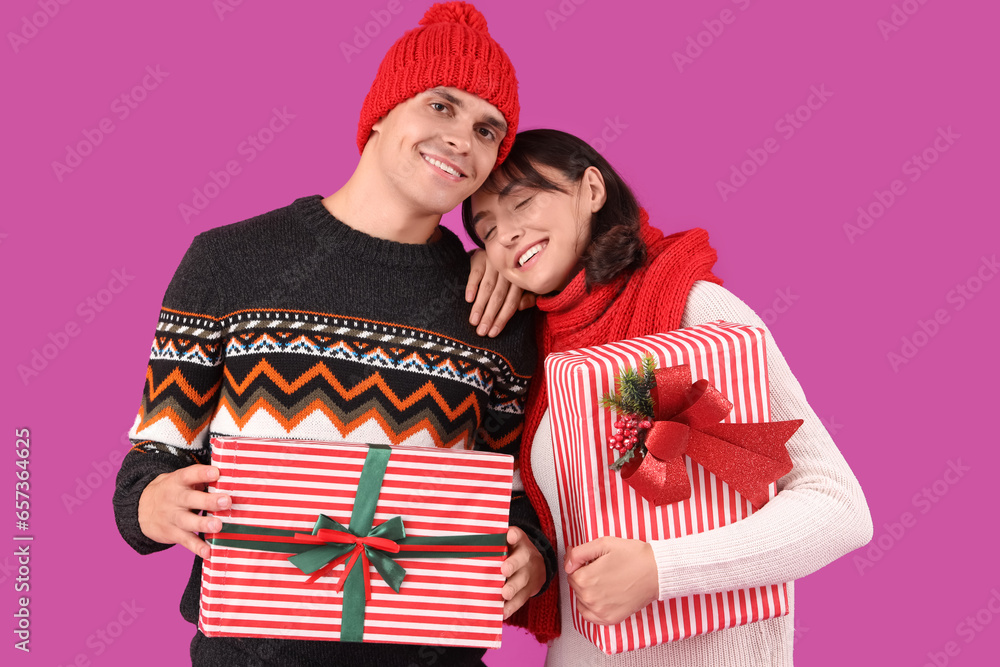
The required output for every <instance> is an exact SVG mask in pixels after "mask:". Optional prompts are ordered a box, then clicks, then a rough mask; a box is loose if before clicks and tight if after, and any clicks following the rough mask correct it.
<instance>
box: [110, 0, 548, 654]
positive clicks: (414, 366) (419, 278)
mask: <svg viewBox="0 0 1000 667" xmlns="http://www.w3.org/2000/svg"><path fill="white" fill-rule="evenodd" d="M517 120H518V100H517V81H516V78H515V74H514V69H513V66H512V65H511V63H510V61H509V59H508V58H507V55H506V54H505V53H504V52H503V50H502V49H501V48H500V46H499V45H498V44H497V43H496V42H495V41H494V40H493V39H492V38H491V37H490V35H489V33H488V32H487V28H486V21H485V19H484V18H483V16H482V15H481V14H480V13H479V12H478V11H476V10H475V8H473V7H472V6H471V5H468V4H466V3H462V2H454V3H447V4H439V5H435V6H434V7H432V8H431V9H430V10H429V11H428V12H427V14H426V15H425V17H424V18H423V20H422V21H421V27H418V28H416V29H414V30H412V31H410V32H408V33H406V34H405V35H404V36H403V37H402V38H400V39H399V41H397V42H396V44H394V45H393V47H392V48H391V49H390V50H389V52H388V53H387V55H386V56H385V59H384V60H383V62H382V64H381V66H380V67H379V70H378V74H377V75H376V77H375V81H374V83H373V84H372V88H371V90H370V92H369V93H368V96H367V98H366V99H365V102H364V105H363V107H362V111H361V120H360V123H359V131H358V147H359V148H360V149H361V159H360V160H359V162H358V166H357V168H356V170H355V171H354V174H353V175H352V176H351V178H350V179H349V180H348V182H347V183H346V184H344V186H343V187H341V188H340V189H339V190H337V191H336V192H334V193H333V194H332V195H330V196H329V197H327V198H325V199H321V198H320V197H319V196H313V197H304V198H302V199H298V200H296V201H295V202H294V203H292V204H291V205H290V206H287V207H285V208H281V209H278V210H276V211H272V212H270V213H266V214H264V215H262V216H259V217H256V218H251V219H250V220H245V221H243V222H240V223H237V224H235V225H228V226H225V227H220V228H217V229H213V230H210V231H208V232H205V233H203V234H201V235H199V236H198V237H197V238H195V240H194V242H193V243H192V244H191V247H190V248H189V250H188V252H187V254H186V255H185V256H184V259H183V260H182V261H181V264H180V267H179V268H178V269H177V272H176V273H175V275H174V278H173V280H172V281H171V283H170V286H169V287H168V288H167V292H166V295H165V297H164V301H163V308H162V310H161V313H160V320H159V325H158V327H157V332H156V338H155V340H154V342H153V348H152V354H151V358H150V362H149V368H148V370H147V373H146V386H145V391H144V393H143V398H142V405H141V406H140V410H139V414H138V416H137V418H136V422H135V425H134V427H133V429H132V431H131V434H130V437H131V438H132V442H133V444H134V447H133V448H132V450H131V451H130V452H129V453H128V455H127V456H126V458H125V460H124V461H123V462H122V468H121V471H120V472H119V475H118V481H117V487H116V490H115V497H114V504H115V517H116V520H117V522H118V526H119V530H120V531H121V533H122V536H123V537H124V538H125V539H126V541H127V542H128V543H129V544H130V545H131V546H132V547H133V548H134V549H136V551H138V552H139V553H142V554H147V553H151V552H154V551H159V550H162V549H165V548H167V547H168V546H169V545H171V544H181V545H182V546H184V547H186V548H187V549H190V550H191V551H192V552H194V553H195V555H196V558H195V560H194V567H193V570H192V572H191V578H190V580H189V581H188V585H187V588H186V590H185V591H184V595H183V598H182V601H181V613H182V615H183V616H184V618H186V619H187V620H189V621H191V622H192V623H197V616H198V600H199V585H200V579H201V567H202V558H203V557H204V556H206V555H207V554H208V549H209V547H208V545H207V544H206V543H205V542H204V541H203V540H202V539H200V538H199V536H198V533H211V532H214V531H217V530H219V529H220V527H221V522H220V521H219V520H218V519H215V518H209V517H205V516H200V514H199V512H200V511H202V510H208V511H212V510H219V509H225V508H227V507H229V506H230V503H231V502H232V500H231V498H229V497H228V496H227V495H225V494H209V493H206V492H205V491H203V490H202V489H204V486H205V484H206V483H209V482H212V481H214V480H215V479H217V478H218V475H219V470H218V468H216V467H214V466H210V465H206V464H207V463H208V462H209V460H210V455H211V451H210V445H209V442H208V438H209V434H210V433H211V434H213V435H214V434H220V435H244V436H251V437H282V438H308V439H320V440H348V441H355V442H358V441H360V442H369V443H384V444H392V445H400V444H407V445H423V446H432V447H449V448H450V447H466V446H474V447H475V448H477V449H486V450H491V451H503V452H508V453H512V454H516V453H517V451H518V447H519V445H520V433H521V428H522V421H523V405H524V401H525V397H526V393H527V386H528V380H529V376H530V374H531V372H532V369H533V368H534V349H533V344H532V339H533V331H532V326H531V321H530V316H529V315H527V314H524V313H522V314H518V315H516V316H514V317H513V318H512V319H511V321H510V323H509V324H508V325H507V327H506V329H505V331H504V333H503V334H502V335H500V336H499V337H496V338H491V339H482V338H479V337H477V336H476V335H475V329H474V328H473V327H472V325H470V324H469V323H468V322H467V318H468V306H467V304H466V303H465V301H464V300H463V298H462V294H463V291H464V286H465V285H466V281H467V277H468V275H469V260H468V257H467V255H466V254H465V252H464V250H463V249H462V245H461V243H460V242H459V240H458V239H457V237H455V235H454V234H452V233H451V232H450V231H448V230H447V229H444V228H441V227H439V222H440V220H441V215H442V214H443V213H445V212H447V211H449V210H451V209H452V208H454V207H455V206H457V205H458V204H460V203H461V202H462V200H463V199H465V198H466V197H468V196H469V195H471V194H472V193H473V192H475V190H476V189H477V188H478V187H479V185H480V184H482V182H483V181H484V180H485V178H486V176H487V175H488V174H489V173H490V171H491V170H492V169H493V168H494V167H495V166H496V165H498V164H499V163H500V162H501V161H502V160H503V159H504V157H505V156H506V154H507V152H508V151H509V149H510V146H511V144H512V142H513V139H514V134H515V131H516V128H517ZM511 523H512V524H513V525H514V526H517V527H512V528H511V529H510V531H509V532H508V543H509V544H510V550H509V555H508V557H507V559H506V561H505V562H504V565H503V573H504V574H505V575H506V576H507V583H506V585H505V586H504V590H503V596H504V599H505V600H506V603H505V607H504V613H505V615H509V614H511V613H513V612H514V611H515V610H516V609H517V608H518V607H520V606H521V605H522V604H523V603H524V601H525V600H526V599H527V598H528V597H529V596H531V595H533V594H536V593H538V592H539V590H540V589H541V588H542V587H543V585H544V583H545V582H546V581H547V580H548V578H549V577H551V575H552V573H553V572H554V571H555V563H554V558H555V557H554V553H553V551H552V548H551V546H550V545H549V544H548V542H547V541H546V540H545V538H544V537H542V536H541V532H540V531H539V530H538V529H537V517H536V516H535V515H534V512H533V510H532V509H531V506H530V503H528V501H527V499H526V498H524V496H523V493H515V497H514V499H513V500H512V506H511ZM483 653H484V651H483V650H481V649H466V648H449V649H441V648H438V649H434V650H433V654H434V655H433V657H434V658H435V661H438V662H441V663H442V664H452V665H466V664H469V665H478V664H481V658H482V655H483ZM191 656H192V661H193V663H194V664H196V665H247V664H262V663H263V664H280V665H300V664H301V665H306V664H310V665H311V664H323V665H340V664H351V665H358V666H362V665H373V666H374V665H378V667H391V666H393V665H400V666H409V665H411V664H424V663H426V662H427V660H428V658H429V657H431V656H430V654H429V653H428V648H427V647H419V646H412V645H402V644H350V643H340V642H323V641H299V640H279V639H234V638H208V637H205V636H204V635H203V634H201V633H200V632H197V633H196V634H195V637H194V639H193V640H192V643H191Z"/></svg>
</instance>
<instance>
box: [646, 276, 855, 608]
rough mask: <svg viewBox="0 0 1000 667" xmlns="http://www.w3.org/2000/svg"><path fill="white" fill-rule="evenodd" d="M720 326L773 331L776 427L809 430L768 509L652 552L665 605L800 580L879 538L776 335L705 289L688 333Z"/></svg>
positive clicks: (697, 290)
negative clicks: (784, 424)
mask: <svg viewBox="0 0 1000 667" xmlns="http://www.w3.org/2000/svg"><path fill="white" fill-rule="evenodd" d="M720 319H721V320H726V321H729V322H739V323H742V324H749V325H753V326H757V327H760V328H762V329H764V330H765V333H766V345H767V369H768V375H769V379H770V395H771V419H772V420H774V421H782V420H787V419H803V420H804V423H803V424H802V426H801V427H800V428H799V429H798V431H796V433H795V435H793V436H792V438H791V439H790V440H789V441H788V452H789V454H790V455H791V458H792V463H793V466H794V467H793V468H792V471H791V472H790V473H789V474H788V475H786V476H785V477H783V478H781V479H780V480H779V481H778V493H777V495H776V496H775V497H774V498H773V499H772V500H770V501H769V502H768V503H767V504H766V505H764V507H763V508H761V509H760V510H759V511H757V512H755V513H754V514H752V515H750V516H749V517H747V518H746V519H744V520H742V521H738V522H736V523H734V524H730V525H728V526H723V527H720V528H717V529H715V530H710V531H706V532H703V533H699V534H695V535H688V536H685V537H681V538H677V539H669V540H658V541H655V542H653V543H652V547H653V552H654V555H655V558H656V564H657V569H658V574H659V587H660V599H662V600H666V599H669V598H674V597H678V596H683V595H690V594H696V593H714V592H718V591H725V590H732V589H735V588H744V587H748V586H761V585H767V584H774V583H779V582H784V581H791V580H794V579H798V578H800V577H803V576H805V575H807V574H810V573H812V572H815V571H816V570H818V569H820V568H821V567H823V566H824V565H826V564H827V563H830V562H832V561H834V560H836V559H837V558H840V557H841V556H843V555H844V554H846V553H848V552H850V551H852V550H854V549H857V548H859V547H861V546H864V545H865V544H867V543H868V542H869V541H870V540H871V537H872V520H871V515H870V513H869V511H868V505H867V503H866V501H865V496H864V493H863V492H862V490H861V486H860V484H858V480H857V478H856V477H855V476H854V473H853V472H852V471H851V469H850V467H849V466H848V465H847V462H846V461H845V460H844V457H843V455H842V454H841V453H840V451H839V450H838V449H837V446H836V445H835V444H834V442H833V439H832V438H831V437H830V434H829V433H828V432H827V431H826V428H825V427H824V426H823V424H822V422H821V421H820V420H819V418H818V417H817V416H816V413H815V412H814V411H813V409H812V408H811V407H810V406H809V403H808V402H807V401H806V397H805V395H804V394H803V392H802V388H801V387H800V386H799V383H798V381H797V380H796V379H795V376H793V375H792V372H791V370H790V369H789V367H788V364H787V363H786V362H785V359H784V357H782V356H781V352H780V351H779V350H778V347H777V345H776V344H775V342H774V339H773V338H772V336H771V333H770V332H769V331H767V327H766V326H765V325H764V323H763V322H762V321H761V319H760V318H759V317H758V316H757V315H756V314H755V313H754V312H753V310H751V309H750V308H749V307H748V306H747V305H746V304H744V303H743V302H742V301H740V300H739V299H738V298H737V297H736V296H734V295H733V294H732V293H730V292H729V291H728V290H726V289H725V288H723V287H721V286H719V285H715V284H712V283H708V282H703V281H699V282H696V283H695V284H694V287H693V288H692V290H691V293H690V296H689V297H688V301H687V305H686V307H685V310H684V317H683V320H682V323H681V326H682V327H690V326H695V325H697V324H703V323H706V322H711V321H715V320H720Z"/></svg>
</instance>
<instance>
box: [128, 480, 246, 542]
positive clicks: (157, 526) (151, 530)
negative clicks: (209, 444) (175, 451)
mask: <svg viewBox="0 0 1000 667" xmlns="http://www.w3.org/2000/svg"><path fill="white" fill-rule="evenodd" d="M217 479H219V469H218V468H216V467H215V466H205V465H191V466H187V467H186V468H181V469H180V470H175V471H174V472H166V473H163V474H162V475H159V476H157V477H156V478H155V479H154V480H153V481H152V482H150V483H149V484H147V485H146V488H145V489H143V491H142V495H141V496H140V497H139V528H141V529H142V532H143V534H144V535H145V536H146V537H148V538H149V539H151V540H154V541H156V542H160V543H161V544H179V545H181V546H182V547H184V548H185V549H188V550H190V551H191V552H192V553H194V554H195V555H198V556H201V557H202V558H207V557H208V554H209V546H208V543H206V542H205V541H204V540H202V539H201V538H199V537H198V535H197V533H215V532H218V531H220V530H222V521H220V520H219V519H216V518H214V517H207V516H198V514H197V513H196V512H198V511H199V510H209V511H218V510H225V509H229V507H230V504H231V503H232V499H231V498H230V497H229V496H228V495H225V494H221V493H208V492H207V491H203V490H202V489H204V488H205V484H207V483H209V482H214V481H215V480H217Z"/></svg>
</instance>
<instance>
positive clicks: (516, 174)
mask: <svg viewBox="0 0 1000 667" xmlns="http://www.w3.org/2000/svg"><path fill="white" fill-rule="evenodd" d="M536 165H545V166H547V167H552V168H553V169H558V170H559V172H560V173H562V175H563V176H564V177H565V178H566V179H567V180H568V181H570V182H573V183H576V182H579V181H580V179H581V178H583V172H584V171H586V170H587V168H588V167H596V168H597V170H598V171H600V172H601V176H603V177H604V187H605V191H606V193H607V199H606V201H605V202H604V206H602V207H601V210H600V211H598V212H597V213H595V214H594V217H593V220H592V221H591V228H590V245H589V246H588V247H587V250H586V251H585V252H584V255H583V257H582V259H581V263H582V264H583V268H584V272H585V274H586V275H585V280H586V285H587V289H588V290H589V289H590V288H591V287H592V286H594V285H597V284H600V283H605V282H608V281H610V280H612V279H613V278H615V277H616V276H618V275H619V274H620V273H622V272H625V271H634V270H635V269H637V268H639V267H640V266H641V265H642V263H643V262H644V261H645V260H646V244H645V243H644V242H643V240H642V237H641V236H640V234H639V202H637V201H636V199H635V195H634V194H632V190H631V189H630V188H629V187H628V185H626V183H625V181H624V179H622V177H621V176H619V175H618V172H616V171H615V170H614V169H613V168H612V167H611V165H610V164H608V161H607V160H605V159H604V157H602V156H601V154H600V153H598V152H597V151H595V150H594V149H593V148H591V146H590V144H588V143H587V142H585V141H583V140H582V139H579V138H577V137H575V136H573V135H572V134H568V133H566V132H560V131H559V130H527V131H525V132H518V134H517V138H516V139H515V140H514V146H513V148H511V150H510V153H509V154H508V155H507V159H506V160H504V162H503V164H501V165H500V166H499V167H498V168H497V169H496V170H495V171H494V172H493V173H491V174H490V175H489V177H488V178H487V179H486V182H485V183H484V184H483V186H482V189H483V190H485V191H486V192H489V193H491V194H497V195H500V196H501V197H504V196H506V195H508V194H510V193H511V192H512V191H513V190H514V189H515V188H520V187H524V188H530V189H534V190H550V191H557V192H565V190H563V188H562V187H561V186H560V185H559V184H558V183H553V182H552V181H550V180H549V179H547V178H545V176H543V175H542V174H540V173H539V172H538V170H537V169H536V168H535V166H536ZM471 202H472V200H471V198H470V199H466V200H465V201H464V202H462V224H463V225H465V231H467V232H468V233H469V236H470V237H471V238H472V240H473V242H475V243H476V245H478V246H479V247H480V248H482V247H483V242H482V240H481V239H480V238H479V236H478V235H477V234H476V229H475V226H474V225H473V224H472V203H471Z"/></svg>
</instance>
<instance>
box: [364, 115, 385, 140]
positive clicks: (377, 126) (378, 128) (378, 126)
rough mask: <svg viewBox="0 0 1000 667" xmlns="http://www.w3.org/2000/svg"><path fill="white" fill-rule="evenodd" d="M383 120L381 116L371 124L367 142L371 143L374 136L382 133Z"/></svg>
mask: <svg viewBox="0 0 1000 667" xmlns="http://www.w3.org/2000/svg"><path fill="white" fill-rule="evenodd" d="M384 120H385V116H382V117H381V118H379V119H378V120H377V121H375V122H374V123H372V129H371V133H370V134H369V135H368V141H371V140H372V138H373V137H374V135H376V134H381V132H382V122H383V121H384Z"/></svg>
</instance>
